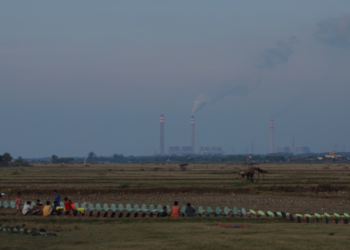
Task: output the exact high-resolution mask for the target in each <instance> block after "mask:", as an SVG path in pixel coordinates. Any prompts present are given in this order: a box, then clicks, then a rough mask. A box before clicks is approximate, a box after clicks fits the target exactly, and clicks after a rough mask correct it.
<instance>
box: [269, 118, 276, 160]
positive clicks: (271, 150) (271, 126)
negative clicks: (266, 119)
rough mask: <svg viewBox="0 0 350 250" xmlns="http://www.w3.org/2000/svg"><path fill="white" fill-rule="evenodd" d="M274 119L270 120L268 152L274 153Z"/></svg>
mask: <svg viewBox="0 0 350 250" xmlns="http://www.w3.org/2000/svg"><path fill="white" fill-rule="evenodd" d="M274 127H275V122H274V120H270V154H273V153H274V131H273V130H274Z"/></svg>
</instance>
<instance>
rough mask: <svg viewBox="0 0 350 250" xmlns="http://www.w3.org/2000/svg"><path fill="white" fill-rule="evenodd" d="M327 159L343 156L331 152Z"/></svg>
mask: <svg viewBox="0 0 350 250" xmlns="http://www.w3.org/2000/svg"><path fill="white" fill-rule="evenodd" d="M325 157H326V158H332V159H333V158H340V157H341V155H336V154H335V151H332V152H329V155H325Z"/></svg>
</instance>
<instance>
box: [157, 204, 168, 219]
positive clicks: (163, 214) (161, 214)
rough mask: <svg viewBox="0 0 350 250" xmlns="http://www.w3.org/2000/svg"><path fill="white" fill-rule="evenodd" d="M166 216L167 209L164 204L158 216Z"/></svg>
mask: <svg viewBox="0 0 350 250" xmlns="http://www.w3.org/2000/svg"><path fill="white" fill-rule="evenodd" d="M167 216H168V209H167V207H166V206H164V207H163V211H162V212H161V213H160V215H159V217H167Z"/></svg>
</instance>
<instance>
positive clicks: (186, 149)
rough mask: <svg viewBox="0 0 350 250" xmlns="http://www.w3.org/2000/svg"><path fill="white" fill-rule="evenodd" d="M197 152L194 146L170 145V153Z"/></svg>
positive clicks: (191, 153) (186, 153)
mask: <svg viewBox="0 0 350 250" xmlns="http://www.w3.org/2000/svg"><path fill="white" fill-rule="evenodd" d="M194 154H195V152H194V151H193V150H192V146H183V147H179V146H172V147H169V155H179V156H183V155H194Z"/></svg>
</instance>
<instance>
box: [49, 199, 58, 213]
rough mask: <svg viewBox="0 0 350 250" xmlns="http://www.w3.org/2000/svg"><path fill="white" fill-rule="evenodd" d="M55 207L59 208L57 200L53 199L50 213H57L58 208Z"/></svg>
mask: <svg viewBox="0 0 350 250" xmlns="http://www.w3.org/2000/svg"><path fill="white" fill-rule="evenodd" d="M57 208H59V205H58V202H57V201H54V202H53V207H52V211H51V215H53V214H57V215H59V213H58V209H57Z"/></svg>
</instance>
